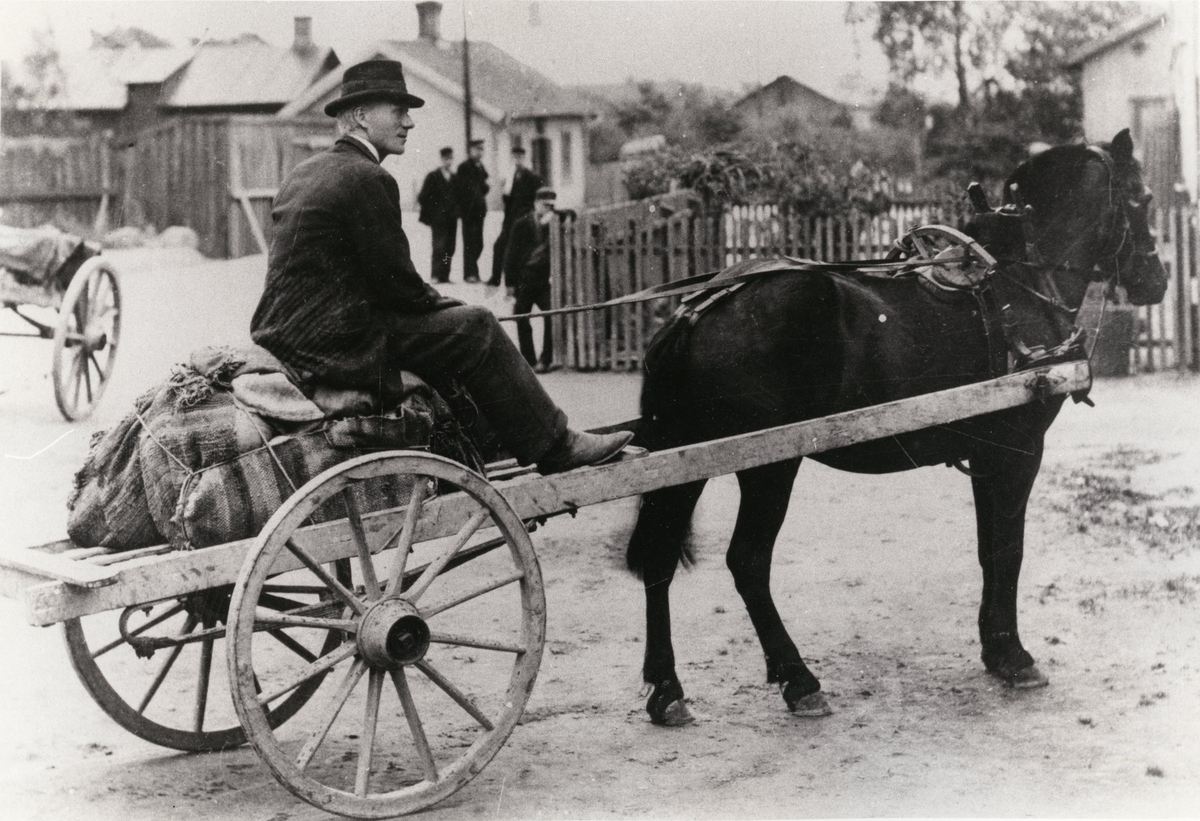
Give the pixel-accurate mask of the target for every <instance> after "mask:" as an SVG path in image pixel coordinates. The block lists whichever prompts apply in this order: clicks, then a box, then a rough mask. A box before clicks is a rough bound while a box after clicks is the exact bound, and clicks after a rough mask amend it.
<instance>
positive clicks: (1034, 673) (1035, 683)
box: [993, 664, 1050, 690]
mask: <svg viewBox="0 0 1200 821" xmlns="http://www.w3.org/2000/svg"><path fill="white" fill-rule="evenodd" d="M993 675H995V676H998V677H999V678H1000V680H1001V681H1003V682H1004V686H1006V687H1012V688H1013V689H1014V690H1036V689H1037V688H1039V687H1048V686H1049V685H1050V678H1049V677H1048V676H1046V674H1045V673H1043V672H1042V671H1041V670H1039V669H1038V668H1037V665H1036V664H1031V665H1029V666H1028V667H1022V668H1021V669H1020V670H1008V671H997V672H995V673H993Z"/></svg>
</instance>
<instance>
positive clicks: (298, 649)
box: [267, 630, 317, 664]
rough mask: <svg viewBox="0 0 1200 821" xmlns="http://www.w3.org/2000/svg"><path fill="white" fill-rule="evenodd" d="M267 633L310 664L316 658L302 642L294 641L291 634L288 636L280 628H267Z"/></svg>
mask: <svg viewBox="0 0 1200 821" xmlns="http://www.w3.org/2000/svg"><path fill="white" fill-rule="evenodd" d="M267 635H269V636H270V637H271V638H273V639H275V640H276V641H277V642H279V643H280V644H282V645H283V646H284V647H286V648H287V649H289V650H291V651H292V652H293V653H295V654H296V655H297V656H299V657H300V658H302V659H304V660H305V661H307V662H308V663H310V664H311V663H312V662H314V661H316V660H317V654H316V653H314V652H313V651H311V650H309V649H308V648H307V647H305V646H304V645H303V644H301V643H300V642H298V641H296V640H295V639H294V638H292V637H291V636H289V635H288V634H287V633H285V632H283V631H282V630H268V631H267Z"/></svg>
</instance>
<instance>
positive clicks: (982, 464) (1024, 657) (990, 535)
mask: <svg viewBox="0 0 1200 821" xmlns="http://www.w3.org/2000/svg"><path fill="white" fill-rule="evenodd" d="M1041 462H1042V442H1041V440H1040V439H1039V440H1038V441H1037V442H1036V443H1034V446H1033V452H1032V453H1029V454H1014V453H1013V452H1012V451H1009V452H1007V453H1003V454H1001V453H1000V452H999V451H998V450H995V451H991V452H990V453H987V454H978V455H975V456H972V458H971V469H972V471H975V472H978V473H979V474H980V475H979V476H976V477H975V478H972V479H971V488H972V490H973V491H974V495H975V519H976V525H977V531H978V535H979V564H980V566H981V567H982V568H983V598H982V600H981V602H980V605H979V641H980V644H981V645H982V647H983V652H982V656H983V664H984V666H985V667H987V669H988V672H990V673H992V674H993V675H996V676H998V677H1000V678H1001V679H1003V680H1004V682H1005V683H1006V684H1008V685H1009V686H1011V687H1020V688H1030V687H1044V686H1046V685H1047V684H1049V683H1050V680H1049V679H1048V678H1046V676H1045V675H1043V674H1042V672H1041V671H1040V670H1038V668H1037V666H1036V665H1035V664H1034V661H1033V656H1031V655H1029V653H1028V652H1027V651H1026V650H1025V648H1024V647H1023V646H1022V645H1021V639H1020V637H1019V635H1018V634H1017V581H1018V579H1019V577H1020V575H1021V559H1022V556H1023V553H1024V549H1025V509H1026V506H1027V504H1028V502H1029V493H1030V491H1031V490H1032V489H1033V483H1034V480H1035V479H1036V478H1037V474H1038V468H1039V467H1040V466H1041Z"/></svg>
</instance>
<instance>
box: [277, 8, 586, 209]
mask: <svg viewBox="0 0 1200 821" xmlns="http://www.w3.org/2000/svg"><path fill="white" fill-rule="evenodd" d="M417 11H418V14H419V35H418V37H417V39H416V40H405V41H400V40H383V41H380V42H378V43H375V44H374V45H372V46H371V47H369V48H367V49H365V50H364V51H363V52H361V53H359V54H357V55H353V56H352V57H351V58H350V59H348V60H346V61H345V62H344V63H343V65H342V66H340V67H338V68H337V69H335V70H333V71H332V72H330V73H329V74H328V75H326V76H325V77H322V78H321V79H320V80H318V81H317V82H316V83H314V84H313V85H312V86H311V87H310V88H309V89H308V90H307V91H306V92H304V93H303V94H301V95H300V96H299V97H297V98H296V99H295V100H294V101H293V102H291V103H290V104H289V105H286V106H284V108H283V109H281V110H280V111H279V113H278V115H277V116H279V117H290V118H297V117H300V118H308V117H324V115H323V114H322V110H323V109H324V106H325V103H327V102H328V101H329V100H331V99H333V98H334V97H336V96H337V94H338V86H339V85H340V83H341V80H342V73H343V72H344V70H345V68H346V67H348V66H350V65H353V64H355V63H358V62H360V61H362V60H367V59H374V58H386V59H391V60H399V61H400V62H401V63H402V64H403V65H404V77H405V80H406V82H407V84H408V89H409V91H410V92H411V93H413V94H415V95H417V96H418V97H421V98H422V99H424V100H425V105H424V106H423V107H422V108H420V109H418V110H416V111H414V113H413V119H414V121H415V122H416V127H415V128H414V129H413V130H412V132H410V134H409V138H408V145H407V148H406V150H405V153H404V156H403V158H389V160H388V161H387V162H386V166H387V167H388V169H389V170H390V171H391V172H392V173H393V174H394V175H395V176H396V178H397V179H398V180H399V182H400V196H401V208H402V209H403V210H406V211H409V210H413V209H415V199H416V195H417V191H418V190H419V189H420V185H421V181H422V180H423V179H424V177H425V174H427V173H428V172H429V171H430V170H432V169H433V168H435V167H436V166H437V165H438V152H439V150H440V149H441V148H442V147H444V146H450V147H451V148H453V149H454V154H455V162H456V163H458V162H461V161H462V160H463V159H465V158H466V105H465V99H466V90H465V88H464V82H463V77H464V72H463V43H462V42H457V41H456V42H449V41H446V40H443V39H441V37H440V33H439V32H440V22H439V15H440V13H441V3H437V2H424V3H418V4H417ZM467 51H468V57H469V66H470V73H469V79H470V89H471V136H472V138H473V139H482V140H484V145H485V149H484V157H483V163H484V166H485V167H486V168H487V170H488V173H489V174H490V178H489V182H490V184H491V189H492V190H491V194H490V195H489V197H488V207H489V208H490V209H492V210H499V209H500V208H502V205H501V200H500V196H501V191H502V186H503V182H504V180H505V179H506V178H508V177H510V176H511V175H512V171H513V166H512V159H511V150H512V147H513V146H514V145H518V144H519V145H521V146H522V147H523V148H524V149H525V150H526V152H527V153H526V156H527V160H528V162H529V165H530V166H531V167H532V168H533V169H534V170H535V171H537V172H538V173H539V174H541V175H542V177H543V178H544V179H545V180H546V181H547V182H548V183H549V184H550V185H551V186H552V187H553V188H555V190H556V191H557V192H558V206H559V207H560V208H575V209H579V208H581V207H582V206H583V202H584V190H585V188H584V186H585V166H586V163H587V144H586V130H585V125H586V123H587V121H588V120H589V119H590V118H591V117H592V108H593V107H592V106H591V105H590V104H589V102H588V101H587V99H586V98H584V97H583V96H582V95H579V94H577V93H575V92H573V91H570V90H568V89H565V88H563V87H561V86H559V85H557V84H556V83H554V82H552V81H551V80H549V79H547V78H546V77H544V76H542V75H541V74H539V73H538V72H536V71H534V70H533V69H532V68H529V67H528V66H526V65H524V64H522V63H520V62H519V61H517V60H515V59H513V58H512V57H510V56H509V55H508V54H506V53H504V52H503V51H501V50H500V49H498V48H496V47H495V46H493V45H491V44H490V43H486V42H479V41H471V42H470V43H469V45H468V48H467Z"/></svg>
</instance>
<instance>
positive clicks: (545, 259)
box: [504, 186, 556, 373]
mask: <svg viewBox="0 0 1200 821" xmlns="http://www.w3.org/2000/svg"><path fill="white" fill-rule="evenodd" d="M534 196H535V200H534V203H535V205H534V210H532V211H530V212H528V213H526V214H522V215H521V216H520V217H519V218H518V219H517V221H516V223H515V224H514V225H513V228H512V235H511V236H510V237H509V240H508V253H507V254H506V255H505V257H504V280H505V282H508V283H509V286H510V287H512V288H514V289H515V292H516V297H517V300H516V302H515V303H514V304H513V314H515V315H518V316H520V315H521V314H527V313H529V312H530V311H532V310H533V306H534V305H536V306H538V307H539V308H541V309H542V310H543V311H548V310H550V223H551V222H552V221H553V220H554V216H555V214H554V201H555V199H556V196H555V193H554V190H553V189H551V188H546V187H544V186H543V187H542V188H539V189H538V191H537V193H536V194H535V195H534ZM517 341H518V343H519V344H520V347H521V356H523V357H525V361H526V362H528V363H529V365H530V367H532V366H533V365H534V363H535V362H536V363H537V372H538V373H548V372H549V371H551V370H553V369H554V365H553V362H554V340H553V337H552V336H551V333H550V320H549V318H543V319H542V355H541V357H540V358H538V357H536V356H535V354H534V350H533V329H532V328H531V327H530V325H529V319H528V318H526V319H518V320H517Z"/></svg>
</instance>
